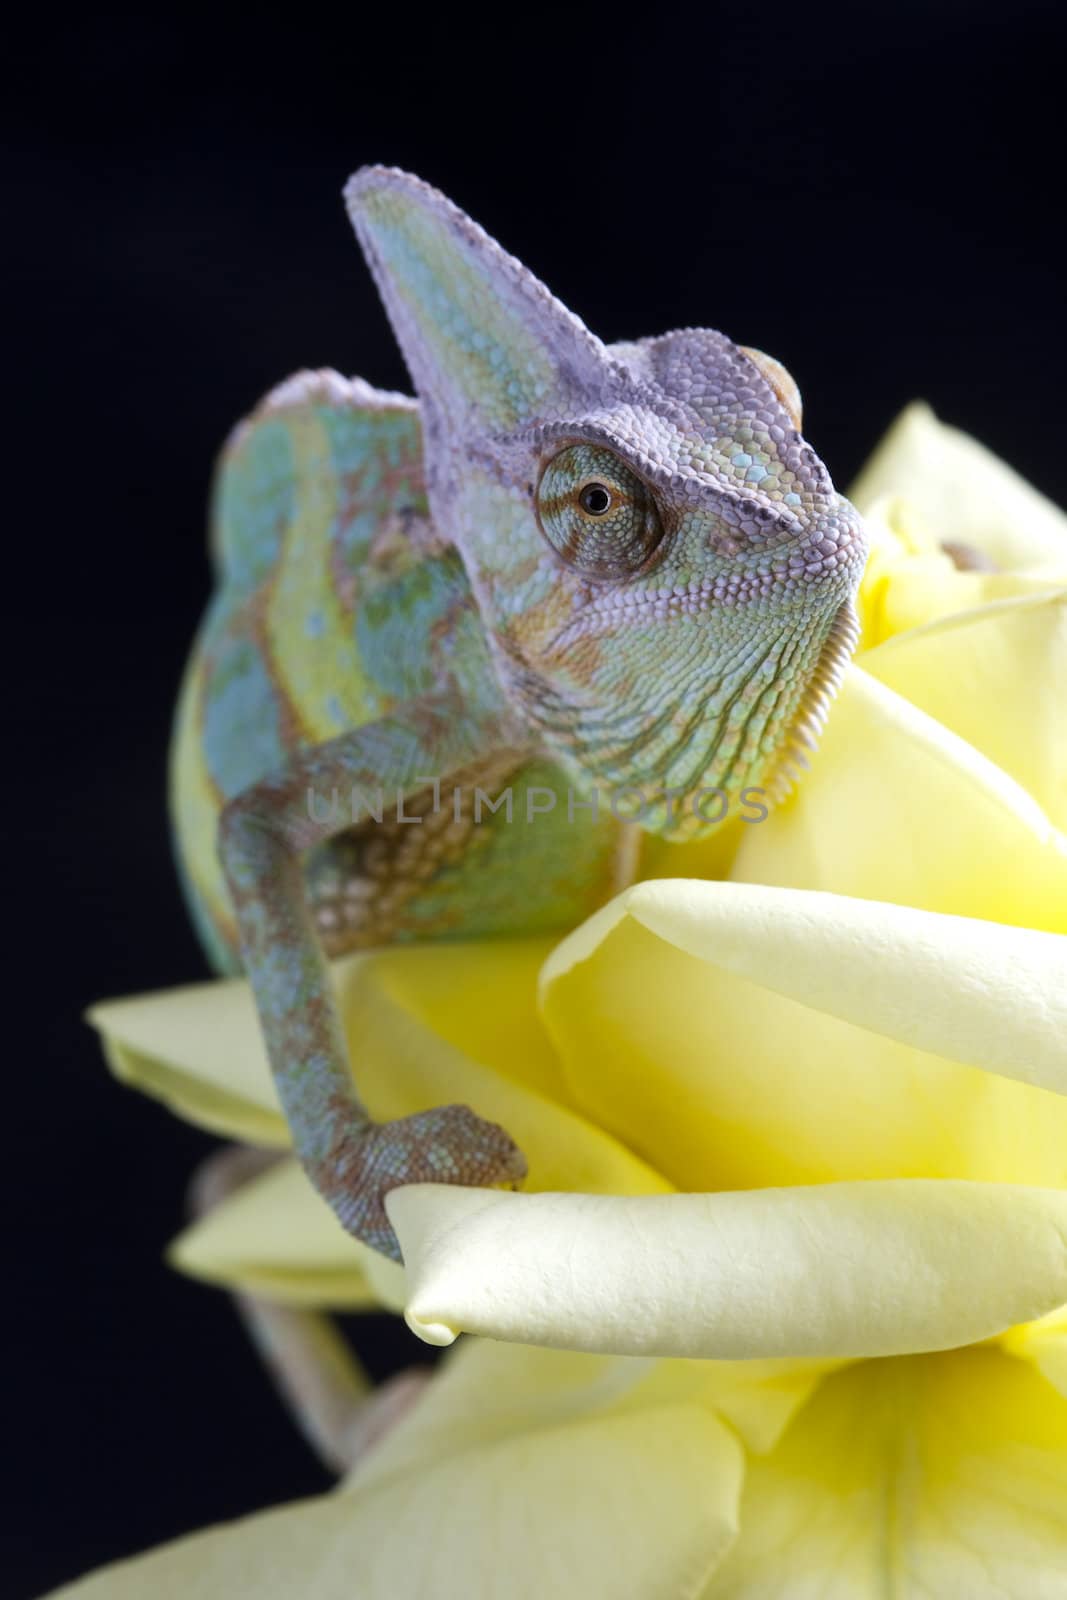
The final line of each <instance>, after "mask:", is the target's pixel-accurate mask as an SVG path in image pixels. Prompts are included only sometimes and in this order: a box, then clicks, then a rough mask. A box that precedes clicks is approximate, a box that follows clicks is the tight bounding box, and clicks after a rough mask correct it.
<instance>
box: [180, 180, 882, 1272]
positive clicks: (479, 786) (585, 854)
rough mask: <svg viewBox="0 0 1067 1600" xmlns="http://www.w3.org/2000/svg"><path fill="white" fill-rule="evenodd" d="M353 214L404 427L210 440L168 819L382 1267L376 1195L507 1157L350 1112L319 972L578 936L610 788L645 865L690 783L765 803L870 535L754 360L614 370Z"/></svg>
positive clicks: (291, 386) (699, 826)
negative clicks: (432, 947)
mask: <svg viewBox="0 0 1067 1600" xmlns="http://www.w3.org/2000/svg"><path fill="white" fill-rule="evenodd" d="M346 199H347V203H348V208H349V212H350V214H351V217H352V220H353V222H354V224H355V228H356V232H357V235H358V237H359V240H360V243H361V244H362V246H363V250H364V252H365V254H366V257H367V260H368V262H369V264H370V267H371V270H372V272H373V273H374V277H375V280H376V282H377V284H378V288H379V290H380V292H381V295H382V298H383V300H384V302H385V306H386V309H387V311H388V314H389V316H390V318H391V321H392V324H393V327H394V329H395V331H396V335H397V338H398V340H399V342H400V345H401V348H402V350H403V353H404V357H405V359H406V361H407V364H408V366H409V368H410V370H411V374H412V378H413V379H414V383H415V388H416V390H417V393H418V400H417V401H414V400H411V399H408V398H406V397H404V396H400V395H391V394H384V393H382V392H380V391H378V390H375V389H372V388H371V387H370V386H369V385H368V384H366V383H364V382H362V381H361V380H358V379H353V380H351V381H349V380H346V379H343V378H341V377H340V376H338V375H337V374H336V373H329V372H327V373H318V374H316V373H303V374H298V375H297V376H296V377H295V378H293V379H290V380H288V381H287V382H286V383H285V384H283V385H282V386H281V387H280V388H278V389H277V390H275V391H274V392H273V393H272V394H271V395H268V397H267V398H266V400H265V401H264V402H263V403H262V405H261V406H260V407H259V408H258V410H257V411H256V412H255V413H254V414H253V416H252V417H251V418H250V419H249V421H247V422H246V423H244V424H243V425H242V426H241V427H240V428H238V429H237V430H236V431H235V433H234V435H233V436H232V437H231V440H230V441H229V443H228V445H227V447H226V449H225V451H224V453H223V457H222V461H221V463H220V467H219V473H218V477H217V481H216V493H215V502H214V527H213V540H214V551H215V557H216V566H217V572H218V589H217V592H216V594H215V596H214V598H213V600H212V603H211V606H210V608H209V611H208V615H207V617H206V619H205V622H204V626H203V628H202V630H201V633H200V636H199V638H198V640H197V644H196V647H195V650H194V653H193V657H192V660H191V662H190V666H189V670H188V673H187V675H186V680H185V686H184V689H183V693H182V700H181V705H180V708H179V716H178V725H177V730H176V738H175V744H174V758H173V763H172V803H173V810H174V815H175V821H176V826H177V834H178V844H179V854H180V856H181V860H182V865H183V870H184V873H185V876H186V880H187V885H188V887H189V891H190V898H191V902H192V905H193V908H194V912H195V914H196V916H197V920H198V922H199V925H200V928H201V931H202V933H203V934H204V937H205V940H206V942H207V944H208V946H209V949H210V951H211V953H212V955H213V957H214V959H215V960H216V962H217V963H218V964H219V965H220V966H221V967H223V968H228V969H230V970H232V969H233V968H234V967H235V966H237V965H241V966H243V968H244V969H245V971H246V972H247V974H248V977H249V980H250V982H251V985H252V988H253V992H254V995H255V999H256V1004H257V1007H258V1010H259V1015H260V1019H261V1022H262V1025H263V1032H264V1038H265V1041H266V1046H267V1052H268V1055H269V1058H270V1063H271V1068H272V1071H273V1074H274V1079H275V1083H276V1085H277V1089H278V1093H279V1097H280V1100H281V1103H282V1106H283V1108H284V1110H285V1114H286V1117H287V1119H288V1121H289V1125H290V1128H291V1131H292V1134H293V1140H294V1144H295V1147H296V1150H297V1152H298V1154H299V1156H300V1158H301V1161H302V1162H303V1165H304V1167H305V1170H306V1171H307V1173H308V1175H309V1177H310V1178H311V1180H312V1182H313V1183H314V1184H315V1185H316V1186H317V1188H318V1189H319V1191H320V1192H321V1193H322V1195H323V1196H324V1197H325V1198H326V1199H327V1200H328V1201H329V1203H330V1204H331V1205H332V1206H333V1208H334V1210H335V1212H336V1214H337V1216H338V1217H339V1219H340V1220H341V1222H342V1223H343V1224H344V1226H345V1227H347V1228H348V1229H349V1230H350V1231H351V1232H352V1233H353V1234H355V1235H356V1236H357V1237H358V1238H360V1239H363V1240H365V1241H367V1242H368V1243H370V1244H371V1245H372V1246H374V1247H375V1248H377V1249H379V1250H382V1251H385V1252H386V1253H388V1254H392V1255H395V1254H396V1253H397V1244H396V1240H395V1237H394V1235H393V1232H392V1228H391V1227H390V1224H389V1221H388V1216H387V1213H386V1210H385V1205H384V1200H385V1196H386V1194H387V1193H388V1191H389V1190H390V1189H391V1188H393V1187H396V1186H398V1185H400V1184H405V1183H416V1182H426V1181H436V1182H453V1183H472V1184H478V1183H500V1182H516V1181H518V1180H519V1179H520V1178H521V1177H522V1176H523V1174H524V1172H525V1162H524V1159H523V1157H522V1155H521V1153H520V1152H519V1151H518V1150H517V1149H516V1147H515V1145H514V1143H513V1142H512V1140H511V1139H510V1137H509V1136H508V1134H507V1133H506V1131H505V1130H503V1129H502V1128H499V1127H497V1126H496V1125H495V1124H492V1123H489V1122H486V1121H484V1120H483V1119H482V1118H480V1117H479V1116H477V1115H476V1113H475V1111H474V1110H471V1109H470V1108H468V1107H465V1106H445V1107H440V1108H433V1109H429V1110H425V1111H422V1112H419V1113H418V1114H417V1115H415V1116H412V1117H408V1118H406V1119H404V1120H403V1121H399V1122H384V1123H378V1122H375V1121H373V1120H372V1119H371V1118H370V1116H369V1115H368V1112H367V1111H366V1109H365V1108H364V1106H363V1105H362V1103H361V1102H360V1100H359V1098H358V1094H357V1091H356V1088H355V1084H354V1082H353V1075H352V1067H353V1065H354V1066H356V1067H358V1062H356V1063H350V1062H349V1059H348V1053H347V1047H346V1042H345V1039H344V1035H343V1032H342V1029H341V1025H340V1022H339V1019H338V1016H337V1014H336V1010H335V1007H334V1003H333V997H332V989H331V980H330V973H329V969H328V967H327V965H326V960H325V955H326V954H327V953H328V954H330V955H334V954H340V953H342V952H344V951H348V950H353V949H358V948H361V947H367V946H370V945H375V944H379V945H380V944H382V943H388V942H392V941H394V940H406V939H409V940H417V939H428V938H440V937H455V936H463V935H472V934H486V933H498V932H505V931H510V932H515V931H521V930H525V931H529V930H531V929H534V928H539V929H547V928H560V927H565V926H569V925H573V924H574V923H575V922H576V921H578V920H580V919H581V918H582V917H583V916H585V915H587V914H588V913H589V912H591V911H592V910H593V909H595V907H596V906H598V905H599V904H601V903H603V901H604V900H605V899H606V898H608V897H609V896H610V895H611V894H612V893H613V892H615V891H616V890H617V889H619V888H621V887H622V886H623V885H624V883H625V882H626V881H627V878H628V875H629V874H631V873H632V870H633V859H634V857H633V849H632V846H633V841H634V839H635V837H636V836H637V835H636V830H635V829H634V827H633V826H632V825H631V824H629V823H627V822H626V821H624V820H622V818H620V816H619V814H618V813H616V812H615V811H614V808H613V812H612V815H611V816H607V815H605V814H603V813H600V814H598V813H597V809H596V806H595V804H594V803H592V802H591V801H590V800H589V799H588V798H587V799H585V800H583V801H582V802H581V804H580V805H579V806H578V807H577V808H576V807H575V806H574V803H573V802H574V796H575V794H576V793H577V794H578V795H579V796H586V797H588V796H589V795H590V794H591V793H592V794H594V795H595V794H596V793H598V792H600V791H601V790H602V789H607V790H608V791H609V792H618V791H620V790H625V791H627V793H628V795H629V797H630V798H631V799H632V801H633V802H634V803H633V805H632V807H630V808H628V811H627V815H632V814H635V813H636V816H637V820H638V821H639V822H640V823H641V825H642V827H644V828H645V829H647V830H649V831H652V832H655V833H659V834H662V835H664V836H666V837H668V838H683V837H687V836H690V835H693V834H696V833H701V832H704V831H707V830H708V829H709V828H710V827H712V826H714V825H715V823H716V822H717V820H719V818H720V817H721V816H722V811H721V810H719V809H716V812H715V814H714V815H712V814H710V813H709V812H708V811H707V810H705V809H703V808H702V806H701V804H700V797H701V795H702V793H706V792H707V791H709V790H714V791H716V792H717V793H718V794H721V795H725V796H727V797H729V798H731V799H732V798H733V797H737V796H742V797H743V794H744V791H745V789H746V787H748V786H751V787H754V788H759V787H762V788H764V789H765V790H766V791H767V792H768V793H769V794H770V795H772V796H773V795H776V794H779V793H781V792H782V791H783V789H784V788H785V787H786V786H787V785H788V782H789V781H790V778H791V776H792V775H793V774H794V773H795V770H796V767H797V765H798V764H803V763H804V762H805V761H806V751H807V750H809V749H810V748H811V746H812V745H813V743H814V739H815V735H816V732H817V730H818V727H819V725H820V723H821V721H822V719H823V718H824V716H825V712H826V704H827V700H828V698H829V696H830V694H831V693H832V691H833V688H834V685H835V683H836V680H837V678H838V676H839V675H840V673H841V671H842V668H843V666H844V663H845V660H846V659H847V656H848V654H849V651H850V649H851V647H852V644H853V642H854V638H855V624H854V620H853V612H852V597H853V593H854V590H855V588H856V584H857V582H858V578H859V573H860V569H861V566H862V561H863V554H864V543H863V535H862V530H861V527H860V523H859V521H858V518H857V516H856V514H855V512H854V511H853V509H852V508H851V506H849V504H848V503H847V502H846V501H845V500H843V499H842V498H841V497H840V496H839V495H837V494H836V493H835V492H834V489H833V486H832V484H831V482H830V479H829V476H828V475H827V472H826V469H825V468H824V467H823V465H822V463H821V462H820V461H819V459H818V457H817V456H816V455H815V453H814V452H813V451H812V450H811V448H810V447H809V446H808V445H807V444H805V442H804V440H803V439H802V438H801V435H800V431H799V429H800V402H799V396H798V395H797V392H796V387H795V385H794V384H793V382H792V380H791V379H790V377H789V376H788V374H787V373H786V372H785V371H784V369H783V368H781V367H780V366H779V365H778V364H777V363H776V362H775V361H773V360H771V359H770V358H769V357H767V356H764V355H762V354H761V353H760V352H759V351H756V350H751V349H746V348H743V347H741V346H740V345H736V344H734V343H732V342H731V340H730V339H728V338H727V337H726V336H725V335H723V334H721V333H714V332H711V331H710V330H708V329H701V328H690V329H684V330H682V331H680V332H676V333H669V334H665V335H663V336H661V337H659V338H653V339H647V340H641V341H638V342H635V343H628V344H617V345H613V346H610V347H609V346H605V345H603V344H602V343H601V342H600V341H599V340H598V339H597V338H596V337H595V336H594V335H593V334H592V333H590V332H589V331H588V329H586V328H585V327H584V326H583V325H582V323H581V322H579V321H578V319H577V318H576V317H574V316H573V315H572V314H571V313H570V312H569V311H567V310H566V309H565V308H564V307H563V306H562V305H561V304H560V303H559V301H557V300H555V299H554V298H553V297H552V295H551V294H549V292H548V291H547V289H545V288H544V287H543V286H542V285H541V284H540V283H539V282H538V281H537V279H536V278H534V277H533V276H532V275H531V274H530V273H529V272H528V271H527V270H526V269H525V268H524V267H523V266H522V265H521V264H520V263H519V262H518V261H516V260H514V259H513V258H512V257H511V256H509V255H507V254H506V253H505V252H504V251H503V250H501V249H500V247H499V246H498V245H496V244H495V243H494V242H493V241H492V240H491V239H490V238H489V237H488V236H487V235H486V234H485V233H484V232H483V231H482V230H481V229H480V228H479V227H477V226H476V225H475V224H474V223H473V222H471V221H470V220H469V219H468V218H467V217H466V216H464V215H463V213H462V212H460V211H459V210H457V208H456V207H455V206H453V205H452V204H451V203H450V202H449V201H448V200H446V199H445V198H444V197H443V196H442V195H440V194H438V193H437V192H436V191H435V190H433V189H430V188H428V187H427V186H426V185H425V184H423V183H421V182H420V181H419V180H418V179H416V178H412V177H410V176H408V175H406V174H404V173H401V172H396V171H393V170H391V169H386V168H381V167H374V168H366V169H364V170H362V171H361V172H359V173H357V175H356V176H355V178H353V179H352V181H351V182H350V184H349V185H348V188H347V190H346ZM501 786H504V789H505V791H506V793H507V795H508V797H509V802H508V809H507V810H506V811H505V812H503V813H501V809H500V808H501V805H502V802H503V796H502V794H499V793H498V791H500V790H501ZM483 790H484V791H487V792H491V793H492V794H493V795H495V796H496V799H495V800H494V802H493V806H492V808H491V810H492V814H491V816H490V817H488V818H484V817H481V816H480V814H479V805H480V801H479V795H480V794H482V792H483ZM512 791H514V796H515V797H517V798H516V805H515V812H514V813H513V811H512V808H511V797H512ZM375 795H377V797H378V798H377V801H375V798H374V797H375ZM472 796H473V798H472ZM383 797H387V805H388V809H387V810H386V811H384V812H383Z"/></svg>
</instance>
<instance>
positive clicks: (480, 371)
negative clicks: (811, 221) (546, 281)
mask: <svg viewBox="0 0 1067 1600" xmlns="http://www.w3.org/2000/svg"><path fill="white" fill-rule="evenodd" d="M346 198H347V201H348V206H349V211H350V214H351V216H352V220H353V222H354V224H355V228H356V232H357V235H358V236H359V239H360V242H361V244H362V245H363V248H364V251H365V253H366V255H367V259H368V261H369V262H370V265H371V269H372V271H373V273H374V276H375V279H376V281H377V283H378V287H379V289H380V291H381V294H382V298H383V300H384V302H385V305H386V308H387V310H388V312H389V316H390V318H391V321H392V324H393V327H394V329H395V332H396V335H397V338H398V340H399V343H400V346H401V348H402V350H403V353H404V356H405V359H406V361H407V364H408V366H409V368H410V370H411V374H412V377H413V379H414V381H415V386H416V388H417V390H418V392H419V396H420V400H421V403H422V408H423V416H424V429H425V444H424V451H425V469H426V481H427V487H428V490H429V495H430V503H431V506H432V510H433V516H434V522H435V525H436V526H437V528H438V529H439V531H440V532H441V533H442V534H443V536H444V537H446V538H447V539H449V540H451V541H452V542H453V543H454V544H455V545H456V547H457V548H458V549H459V551H460V552H461V554H462V557H463V561H464V565H465V567H466V570H467V572H468V574H469V576H470V580H471V583H472V586H473V589H474V592H475V595H476V596H477V600H478V605H479V609H480V612H481V616H482V620H483V623H484V625H485V627H486V630H487V633H488V637H489V640H490V642H491V645H492V648H493V654H494V660H495V664H496V668H497V671H498V674H499V677H500V681H501V683H502V685H503V687H504V690H505V693H506V694H507V696H508V698H509V701H510V702H511V703H512V705H513V706H514V708H515V710H516V711H517V712H518V714H519V716H520V717H521V718H522V720H523V723H524V725H525V726H526V727H528V728H529V729H530V730H531V731H533V732H534V733H535V735H536V736H538V737H540V738H541V739H543V741H544V742H545V744H546V745H547V746H548V747H549V748H551V749H552V751H553V752H554V753H555V754H556V755H557V756H558V757H559V758H560V760H561V761H562V762H564V764H565V765H566V766H567V767H568V768H569V769H570V770H571V771H572V773H573V774H574V775H575V776H576V778H578V779H579V780H581V779H584V780H585V781H586V782H589V781H594V780H595V781H597V782H599V783H602V784H604V785H605V786H607V787H610V788H620V787H626V788H627V789H629V790H636V791H638V792H639V793H640V794H641V795H642V797H643V800H644V802H645V803H644V814H643V816H642V823H643V825H644V826H645V827H647V828H650V829H653V830H655V831H658V832H664V833H666V834H667V835H668V836H672V837H673V836H681V835H685V834H691V833H694V832H701V831H706V829H707V827H708V826H709V825H710V824H708V823H706V822H702V821H701V818H700V814H699V809H698V808H696V807H694V806H693V805H692V804H691V803H687V802H690V801H691V800H692V798H693V796H694V795H695V794H696V792H697V791H698V790H699V789H701V788H703V787H709V786H710V787H716V788H720V789H723V790H725V791H727V792H728V793H736V792H737V791H739V790H740V789H741V788H743V787H744V786H745V785H749V784H752V785H758V784H762V785H764V786H765V787H767V788H768V789H770V790H771V792H772V794H778V793H781V792H782V790H783V789H784V788H785V787H786V786H787V784H788V779H789V777H790V775H791V774H792V773H793V772H794V771H795V767H796V765H797V764H798V763H800V764H803V763H804V760H805V756H804V752H805V751H806V750H807V749H810V748H811V747H812V745H813V744H814V738H815V734H816V732H817V730H818V727H819V725H820V723H821V721H822V720H823V718H824V716H825V708H826V702H827V700H828V697H829V695H830V693H831V692H832V689H833V687H834V684H835V682H836V680H837V678H838V676H839V674H840V671H841V669H842V667H843V665H844V663H845V661H846V659H847V657H848V655H849V654H850V652H851V649H852V647H853V645H854V642H855V636H856V635H855V623H854V619H853V612H852V605H851V601H852V595H853V592H854V589H855V586H856V583H857V581H858V576H859V572H860V570H861V568H862V564H863V559H864V555H865V546H864V540H863V536H862V530H861V526H860V523H859V519H858V517H857V515H856V513H855V511H854V510H853V509H852V507H851V506H850V505H849V504H848V502H847V501H845V500H844V499H842V497H841V496H840V495H838V494H836V493H835V491H834V489H833V485H832V484H831V482H830V478H829V475H828V473H827V471H826V469H825V467H824V466H823V464H822V462H821V461H820V460H819V458H818V457H817V456H816V454H815V452H814V451H813V450H812V449H811V447H810V446H809V445H807V444H806V443H805V442H804V440H803V438H802V437H801V434H800V431H799V428H800V407H799V395H798V394H797V391H796V387H795V385H794V384H793V382H792V380H791V379H790V378H789V376H788V374H787V373H786V372H785V371H784V369H783V368H782V367H780V366H779V365H778V363H777V362H774V361H772V360H771V359H770V358H768V357H766V356H764V355H762V354H761V353H760V352H758V351H755V350H750V349H745V348H742V347H741V346H739V345H736V344H734V343H732V341H731V340H729V339H728V338H726V337H725V336H724V335H723V334H720V333H715V332H712V331H710V330H708V329H703V328H693V329H684V330H682V331H680V332H676V333H669V334H665V335H663V336H661V337H659V338H653V339H647V340H643V341H640V342H637V343H633V344H625V345H614V346H610V347H608V346H605V345H603V344H602V343H601V342H600V341H599V340H598V339H597V338H595V337H594V336H593V335H592V334H591V333H590V332H589V331H588V330H587V329H586V328H585V327H584V326H583V325H582V324H581V323H580V322H579V321H578V319H577V318H576V317H575V316H573V315H572V313H571V312H569V311H567V310H566V308H565V307H564V306H562V305H561V304H560V303H559V301H558V300H556V299H554V298H553V296H552V295H550V294H549V293H548V291H547V290H546V289H545V288H544V287H543V286H542V285H541V284H540V283H539V282H538V281H537V279H536V278H534V277H533V276H532V274H530V273H529V272H528V271H527V270H526V268H525V267H523V266H522V265H521V263H519V262H518V261H516V260H515V259H514V258H513V257H511V256H509V255H507V254H506V253H505V252H504V251H503V250H501V249H500V247H499V246H498V245H497V244H495V243H494V241H493V240H491V239H490V238H489V237H488V236H487V235H486V234H485V233H484V232H483V231H482V229H480V228H479V227H477V226H476V225H475V224H474V223H472V222H471V221H470V220H469V218H467V217H466V216H464V214H463V213H462V212H461V211H459V210H458V209H457V208H456V207H455V206H453V205H452V204H451V203H450V202H448V201H447V200H445V199H443V197H442V196H440V195H439V194H437V193H436V192H435V191H434V190H432V189H429V188H428V187H427V186H425V185H424V184H421V183H419V182H417V181H415V180H413V179H411V178H408V177H406V176H404V175H402V174H399V173H395V172H388V171H383V170H381V169H370V170H366V171H363V172H361V173H358V174H357V175H356V177H355V178H354V179H353V180H352V182H351V183H350V184H349V186H348V189H347V191H346ZM666 791H673V792H674V794H675V796H676V798H677V799H678V800H679V801H680V802H681V803H680V804H675V805H673V806H672V805H671V804H669V803H668V802H666V801H664V799H663V798H662V797H663V795H664V793H665V792H666Z"/></svg>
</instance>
